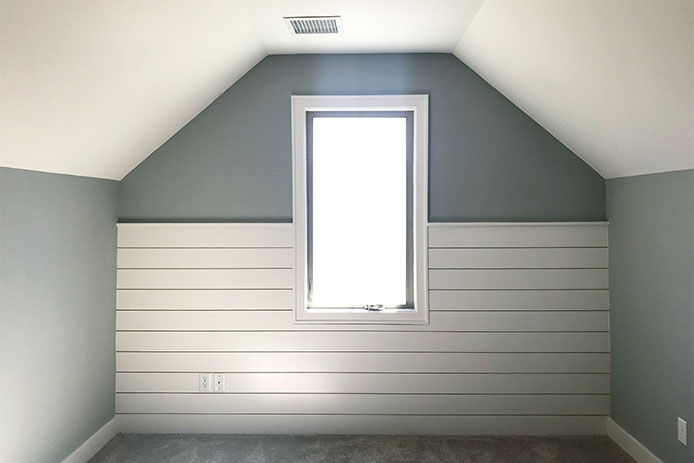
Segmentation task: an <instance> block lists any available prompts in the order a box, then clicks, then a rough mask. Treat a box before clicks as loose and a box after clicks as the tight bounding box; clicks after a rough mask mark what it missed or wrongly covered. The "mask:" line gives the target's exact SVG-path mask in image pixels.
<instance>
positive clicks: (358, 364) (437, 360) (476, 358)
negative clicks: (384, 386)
mask: <svg viewBox="0 0 694 463" xmlns="http://www.w3.org/2000/svg"><path fill="white" fill-rule="evenodd" d="M609 363H610V362H609V354H606V353H605V354H601V353H582V354H575V353H552V354H547V353H421V352H408V353H397V352H388V353H381V352H369V353H366V354H365V353H361V352H329V353H326V352H223V353H220V352H155V353H153V352H118V353H116V370H117V371H131V372H135V371H145V372H147V371H151V372H157V371H159V372H166V371H171V372H176V371H180V372H195V371H199V372H205V371H214V372H314V371H315V372H338V373H348V372H354V373H364V372H374V373H384V372H391V373H392V372H403V373H607V372H609Z"/></svg>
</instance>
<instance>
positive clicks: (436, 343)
mask: <svg viewBox="0 0 694 463" xmlns="http://www.w3.org/2000/svg"><path fill="white" fill-rule="evenodd" d="M293 240H294V234H293V227H292V226H291V224H121V225H120V226H119V241H118V242H119V254H118V267H119V271H118V287H119V289H118V293H117V309H118V310H117V333H116V348H117V351H118V352H117V364H116V367H117V376H116V388H117V393H118V397H117V405H116V407H117V412H118V413H119V414H121V415H122V418H123V419H124V420H125V421H124V422H127V424H126V425H125V429H127V430H132V431H138V430H141V431H146V430H153V428H152V427H153V426H156V427H157V428H156V430H157V431H161V432H163V431H166V430H167V429H169V428H170V429H171V430H178V431H182V430H188V431H194V430H199V431H201V432H202V431H204V430H206V429H208V428H209V431H213V430H214V431H215V432H344V433H352V432H357V430H360V431H361V432H379V433H417V432H419V433H422V432H430V433H442V434H450V433H468V434H479V433H515V434H518V433H529V434H533V433H541V434H542V433H544V434H547V433H571V434H582V433H594V432H603V431H602V430H601V426H602V424H601V423H604V417H603V416H604V415H606V414H607V413H608V411H609V337H608V336H609V333H608V313H609V312H608V309H609V302H608V301H609V294H608V284H607V283H608V282H607V271H606V267H607V227H606V225H605V224H592V223H591V224H510V225H509V224H455V225H454V224H440V225H437V224H432V225H430V231H429V240H430V249H429V259H430V270H429V281H430V285H431V289H430V291H429V303H430V309H431V314H430V323H429V324H428V325H406V324H405V325H383V324H371V325H369V324H365V325H340V324H325V325H310V324H308V325H307V324H295V323H294V317H293V311H292V310H293V304H294V288H293V281H294V275H293V268H292V267H293V257H294V251H293ZM375 315H376V316H377V314H375ZM210 371H213V372H220V373H223V374H224V376H225V384H226V388H225V391H224V392H223V393H199V392H198V374H199V373H206V372H210ZM518 415H522V416H518ZM172 417H177V418H176V419H175V420H174V419H172ZM232 417H233V420H230V418H232ZM208 418H209V420H207V421H205V419H208ZM176 422H178V423H181V422H185V423H189V424H187V425H186V426H187V428H185V429H178V428H177V427H176V426H177V425H176V424H175V423H176ZM212 422H214V423H216V426H217V427H216V428H213V427H210V426H209V423H212ZM425 422H426V423H425ZM239 423H242V424H239ZM356 426H360V427H359V428H357V427H356ZM379 426H380V428H379ZM425 428H426V429H425ZM209 431H208V432H209Z"/></svg>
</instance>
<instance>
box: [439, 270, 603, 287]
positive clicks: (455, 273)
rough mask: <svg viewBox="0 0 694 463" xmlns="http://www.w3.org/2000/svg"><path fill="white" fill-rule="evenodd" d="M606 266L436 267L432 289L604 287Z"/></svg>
mask: <svg viewBox="0 0 694 463" xmlns="http://www.w3.org/2000/svg"><path fill="white" fill-rule="evenodd" d="M607 287H608V275H607V269H551V270H545V269H542V270H540V269H513V270H509V269H503V270H498V269H494V270H492V269H484V270H478V269H475V270H470V269H463V270H461V269H434V270H429V288H430V289H605V288H607Z"/></svg>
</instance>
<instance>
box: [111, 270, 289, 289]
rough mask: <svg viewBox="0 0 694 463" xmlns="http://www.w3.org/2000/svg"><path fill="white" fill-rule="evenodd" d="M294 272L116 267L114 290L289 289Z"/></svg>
mask: <svg viewBox="0 0 694 463" xmlns="http://www.w3.org/2000/svg"><path fill="white" fill-rule="evenodd" d="M293 286H294V271H293V270H292V269H282V268H279V269H278V268H273V269H265V268H251V269H120V270H118V271H117V287H118V289H268V288H269V289H291V288H292V287H293Z"/></svg>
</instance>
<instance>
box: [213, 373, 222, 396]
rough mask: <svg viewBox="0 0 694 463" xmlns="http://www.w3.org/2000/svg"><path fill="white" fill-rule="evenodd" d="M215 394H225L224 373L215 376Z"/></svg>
mask: <svg viewBox="0 0 694 463" xmlns="http://www.w3.org/2000/svg"><path fill="white" fill-rule="evenodd" d="M214 392H224V373H215V374H214Z"/></svg>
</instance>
